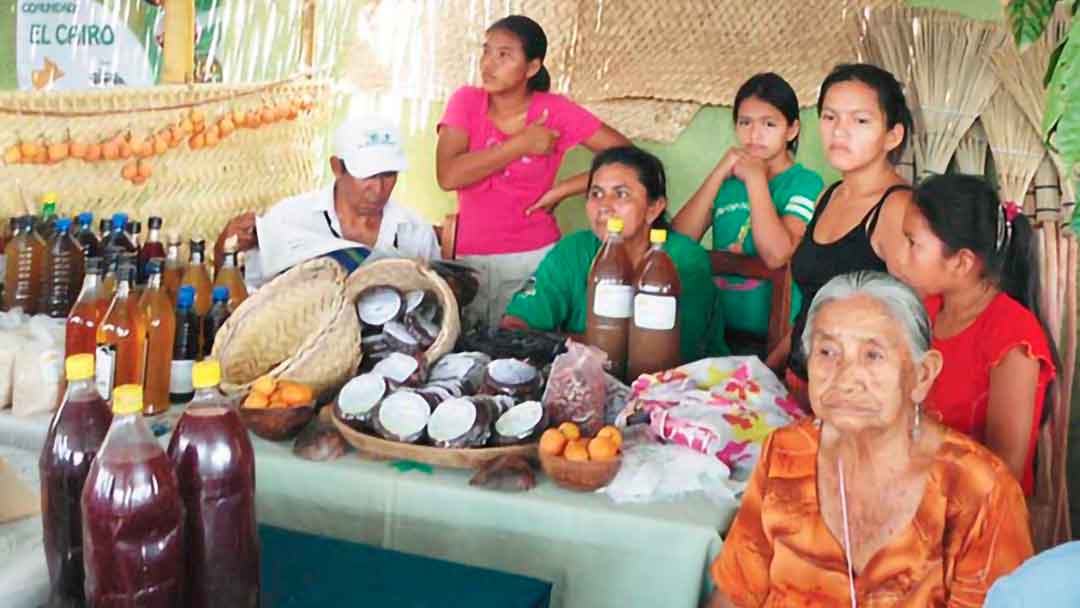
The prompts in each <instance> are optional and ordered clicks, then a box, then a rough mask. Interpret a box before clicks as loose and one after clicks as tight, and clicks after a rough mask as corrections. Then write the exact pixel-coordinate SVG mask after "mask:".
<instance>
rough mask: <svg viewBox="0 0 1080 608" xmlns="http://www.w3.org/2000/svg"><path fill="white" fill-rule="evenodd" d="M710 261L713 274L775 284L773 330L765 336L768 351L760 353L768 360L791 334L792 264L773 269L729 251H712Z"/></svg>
mask: <svg viewBox="0 0 1080 608" xmlns="http://www.w3.org/2000/svg"><path fill="white" fill-rule="evenodd" d="M709 259H710V261H711V262H712V273H713V275H719V274H734V275H738V276H741V277H746V278H748V279H760V280H763V281H769V282H770V283H772V286H773V290H772V302H771V303H770V305H769V331H768V334H767V335H766V337H765V352H764V353H761V354H760V356H761V359H762V361H764V360H765V358H766V357H767V356H768V355H769V353H771V352H772V351H773V350H775V349H776V347H777V346H778V345H779V344H780V341H781V340H783V339H784V338H786V337H787V335H788V333H789V332H790V331H791V264H784V265H783V266H781V267H780V268H776V269H771V268H769V267H768V266H766V265H765V263H764V262H762V261H761V258H758V257H756V256H748V255H741V254H738V253H728V252H726V251H710V252H709Z"/></svg>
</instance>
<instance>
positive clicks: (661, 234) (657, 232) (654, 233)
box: [649, 228, 667, 243]
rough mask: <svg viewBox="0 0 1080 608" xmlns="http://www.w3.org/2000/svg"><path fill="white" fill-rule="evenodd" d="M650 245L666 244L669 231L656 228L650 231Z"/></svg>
mask: <svg viewBox="0 0 1080 608" xmlns="http://www.w3.org/2000/svg"><path fill="white" fill-rule="evenodd" d="M649 242H650V243H664V242H667V230H663V229H661V228H654V229H652V230H650V231H649Z"/></svg>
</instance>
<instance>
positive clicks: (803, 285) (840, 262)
mask: <svg viewBox="0 0 1080 608" xmlns="http://www.w3.org/2000/svg"><path fill="white" fill-rule="evenodd" d="M841 183H842V182H836V183H835V184H833V185H832V186H829V189H828V190H827V191H826V192H825V196H823V197H822V198H821V202H820V203H818V206H817V209H816V210H814V217H813V219H811V220H810V224H809V225H807V227H806V234H805V235H804V236H803V238H802V241H800V242H799V246H798V247H797V248H796V249H795V253H794V254H793V255H792V256H791V275H792V278H793V279H794V280H795V283H796V284H797V285H798V286H799V290H800V291H802V298H803V299H802V306H801V307H800V308H799V314H798V316H796V317H795V325H794V327H793V328H792V332H791V355H790V356H789V357H788V367H789V368H791V371H792V372H794V373H795V375H796V376H798V377H800V378H802V379H803V380H805V379H806V356H805V353H803V352H802V333H803V329H804V328H805V327H806V314H807V313H808V312H809V311H810V303H811V302H813V301H814V296H816V295H817V292H818V290H820V289H821V288H822V287H824V286H825V283H828V282H829V281H830V280H832V279H833V278H834V277H837V276H839V275H842V274H846V273H848V272H855V271H858V270H877V271H879V272H886V268H885V261H884V260H882V259H881V258H880V257H878V255H877V253H876V252H875V251H874V247H873V245H871V244H870V237H871V236H873V234H874V228H875V227H877V221H878V217H879V216H880V215H881V208H882V206H884V204H885V200H886V199H888V198H889V195H890V194H892V193H893V192H896V191H898V190H910V189H911V186H907V185H904V184H897V185H895V186H890V187H889V189H887V190H886V191H885V193H884V194H882V195H881V200H879V201H878V202H877V203H876V204H875V205H874V206H873V207H871V208H870V210H869V211H867V212H866V215H865V216H863V219H862V221H860V222H859V223H858V224H857V225H856V226H855V227H854V228H852V229H851V230H850V231H849V232H848V233H847V234H845V235H844V236H843V237H841V238H840V239H839V240H837V241H835V242H832V243H829V244H828V245H821V244H819V243H817V242H816V241H814V228H815V227H816V226H817V222H818V219H819V218H821V215H822V214H823V213H825V209H826V208H828V206H829V201H830V200H831V199H832V195H833V193H834V192H836V188H837V186H839V185H840V184H841Z"/></svg>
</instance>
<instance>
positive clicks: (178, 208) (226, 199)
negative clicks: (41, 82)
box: [0, 80, 340, 239]
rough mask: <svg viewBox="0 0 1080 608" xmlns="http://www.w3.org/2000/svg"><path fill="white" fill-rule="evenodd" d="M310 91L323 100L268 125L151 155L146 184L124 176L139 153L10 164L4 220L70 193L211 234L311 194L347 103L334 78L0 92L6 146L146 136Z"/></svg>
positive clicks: (186, 231) (0, 173)
mask: <svg viewBox="0 0 1080 608" xmlns="http://www.w3.org/2000/svg"><path fill="white" fill-rule="evenodd" d="M302 98H307V99H309V100H310V101H311V102H312V104H313V105H312V106H311V107H310V109H309V110H307V111H300V112H298V113H297V114H296V116H295V118H293V119H292V120H290V119H288V118H285V119H282V120H280V121H277V122H274V123H272V124H264V125H262V126H260V127H259V128H257V129H254V128H237V129H236V131H235V132H233V133H232V134H231V135H230V136H228V137H226V138H223V139H221V141H220V143H218V144H217V145H216V146H214V147H212V148H210V147H203V148H200V149H192V148H191V147H190V145H189V142H188V140H184V141H183V142H182V143H180V144H179V145H177V146H176V147H173V148H170V149H168V150H167V151H165V152H164V153H163V154H161V155H156V156H153V157H151V158H148V159H146V162H148V163H149V164H150V166H151V168H152V173H151V175H150V176H149V177H148V178H147V179H146V181H145V182H144V183H142V184H140V185H135V184H133V183H131V182H130V181H128V180H125V179H124V178H123V177H122V175H121V173H122V167H123V166H124V165H125V164H126V163H127V162H130V160H100V161H97V162H87V161H84V160H78V159H67V160H64V161H62V162H58V163H55V164H27V163H19V164H4V165H3V166H0V178H2V181H3V184H4V188H3V189H0V216H8V215H14V214H18V213H25V212H26V211H27V206H30V207H31V209H33V208H36V207H37V199H38V197H39V196H40V195H41V194H43V193H44V192H56V193H57V194H58V195H59V211H60V213H62V214H65V215H70V214H72V213H76V212H80V211H83V210H89V211H93V212H94V213H95V214H96V215H97V216H98V217H101V216H102V215H107V214H111V213H114V212H117V211H124V212H128V213H130V214H131V216H132V219H138V220H140V221H142V222H143V224H144V225H145V224H146V220H147V218H148V217H149V216H151V215H159V216H162V217H163V218H164V219H165V221H166V229H167V230H168V229H176V230H179V231H180V232H181V234H182V235H183V236H184V238H192V237H195V238H198V237H202V238H207V239H212V238H214V237H215V236H216V235H217V231H218V230H220V228H221V226H222V225H223V224H224V222H225V221H226V220H227V219H229V218H230V217H232V216H234V215H236V214H237V213H240V212H242V211H246V210H262V209H264V208H266V207H268V206H269V205H271V204H273V203H274V202H276V201H278V200H280V199H282V198H284V197H286V196H291V195H294V194H297V193H299V192H303V191H305V190H310V189H312V188H314V187H316V186H317V185H318V180H319V179H320V178H321V175H322V166H321V165H320V164H319V163H320V162H322V161H320V152H321V151H322V150H323V147H324V142H323V139H324V138H325V137H327V133H328V130H329V122H330V118H331V116H332V114H333V112H334V111H335V109H336V107H337V106H338V105H339V104H340V100H339V99H338V96H337V95H335V94H332V93H331V92H330V86H329V84H328V83H327V82H326V81H309V80H303V81H295V82H291V83H290V82H282V83H271V84H258V85H211V84H203V85H196V86H158V87H150V88H144V89H111V90H102V91H77V92H50V93H34V92H25V91H18V92H9V93H3V94H0V148H2V149H4V150H8V149H9V148H10V147H11V146H12V145H14V144H16V143H19V142H21V141H25V140H33V141H41V138H44V140H45V141H47V142H63V141H66V140H67V139H68V138H69V137H70V138H71V140H74V141H79V142H84V143H91V142H101V141H102V140H106V139H109V138H112V137H114V136H115V135H116V134H117V133H123V134H126V133H128V132H129V131H130V132H131V133H132V134H134V135H135V136H136V137H137V138H146V137H148V136H149V135H151V134H152V133H158V132H160V131H161V130H162V129H164V128H166V127H168V126H169V125H173V124H177V123H178V122H182V121H183V119H184V118H185V117H188V118H190V116H191V112H192V110H193V109H197V110H198V111H199V112H201V113H202V114H203V115H204V116H205V124H206V125H210V124H214V123H216V122H217V120H218V119H219V118H220V117H223V116H224V115H225V114H226V113H231V112H234V111H240V112H248V111H249V110H254V109H260V108H264V107H266V106H280V105H281V104H285V103H288V102H290V101H292V100H297V99H302Z"/></svg>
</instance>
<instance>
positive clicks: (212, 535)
mask: <svg viewBox="0 0 1080 608" xmlns="http://www.w3.org/2000/svg"><path fill="white" fill-rule="evenodd" d="M192 378H193V382H194V385H195V396H194V398H193V399H192V400H191V403H190V404H188V406H187V409H185V410H184V415H183V416H181V417H180V421H179V422H177V424H176V430H175V431H174V432H173V436H172V440H171V441H170V442H169V449H168V454H169V457H170V458H172V461H173V463H174V464H175V465H176V474H177V478H178V480H179V482H180V495H181V497H182V499H183V501H184V509H185V512H186V514H187V520H186V525H185V534H186V536H187V573H186V574H187V576H186V579H187V583H188V589H189V597H190V600H191V605H193V606H201V607H203V608H257V606H258V605H259V535H258V527H257V524H256V521H255V453H254V450H253V449H252V447H251V440H250V439H249V438H248V433H247V430H246V429H245V428H244V425H243V424H242V423H241V422H240V416H239V415H238V414H237V412H236V410H235V409H234V408H233V407H232V406H231V404H230V403H229V400H228V399H227V398H226V397H225V395H222V394H221V392H220V391H219V390H218V384H219V383H220V382H221V366H220V365H219V364H218V362H217V361H215V360H213V359H207V360H205V361H200V362H199V363H196V364H195V367H194V370H193V372H192Z"/></svg>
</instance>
